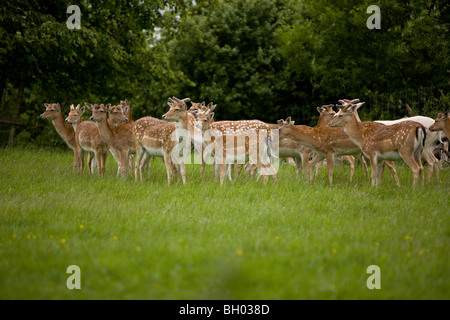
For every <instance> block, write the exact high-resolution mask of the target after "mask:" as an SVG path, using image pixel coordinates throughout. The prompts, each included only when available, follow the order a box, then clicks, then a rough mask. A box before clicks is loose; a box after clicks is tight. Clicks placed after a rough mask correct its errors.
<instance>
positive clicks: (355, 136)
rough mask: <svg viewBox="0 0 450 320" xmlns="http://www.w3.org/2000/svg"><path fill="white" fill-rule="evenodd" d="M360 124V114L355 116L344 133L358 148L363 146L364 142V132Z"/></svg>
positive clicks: (346, 126)
mask: <svg viewBox="0 0 450 320" xmlns="http://www.w3.org/2000/svg"><path fill="white" fill-rule="evenodd" d="M360 123H361V120H360V119H359V117H358V114H353V116H352V118H351V119H350V120H349V121H348V122H347V124H346V125H345V127H344V132H345V133H346V134H347V135H348V136H349V137H350V139H351V140H352V141H353V142H354V143H355V144H357V145H358V146H361V144H362V140H363V132H362V127H361V124H360Z"/></svg>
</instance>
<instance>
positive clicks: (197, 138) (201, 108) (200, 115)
mask: <svg viewBox="0 0 450 320" xmlns="http://www.w3.org/2000/svg"><path fill="white" fill-rule="evenodd" d="M216 107H217V105H216V104H213V103H212V102H210V103H209V104H208V106H206V104H205V102H202V103H193V104H192V107H191V108H190V109H189V110H192V109H193V108H194V112H192V111H190V113H191V114H192V116H193V121H191V126H192V127H193V128H194V130H193V134H192V135H191V138H192V142H193V143H194V147H195V148H196V150H197V151H198V153H199V154H200V157H201V161H202V165H201V168H200V176H203V172H204V171H205V166H206V162H205V158H204V154H203V150H205V148H206V144H205V142H204V141H203V133H204V132H205V131H207V130H209V125H210V124H211V123H213V122H214V112H213V111H214V110H215V108H216Z"/></svg>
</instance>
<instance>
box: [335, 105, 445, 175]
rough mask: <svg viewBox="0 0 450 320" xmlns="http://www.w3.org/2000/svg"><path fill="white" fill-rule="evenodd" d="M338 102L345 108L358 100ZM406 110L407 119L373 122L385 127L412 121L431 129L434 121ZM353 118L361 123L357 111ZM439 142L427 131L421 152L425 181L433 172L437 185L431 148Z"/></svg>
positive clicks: (437, 172) (437, 169)
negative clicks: (425, 173)
mask: <svg viewBox="0 0 450 320" xmlns="http://www.w3.org/2000/svg"><path fill="white" fill-rule="evenodd" d="M339 102H340V103H341V104H342V106H347V105H350V104H352V103H353V104H354V103H358V102H359V99H354V100H348V99H343V100H339ZM406 108H407V110H408V114H409V115H410V117H408V118H402V119H397V120H375V121H374V122H376V123H380V124H383V125H386V126H390V125H393V124H397V123H399V122H403V121H414V122H417V123H420V124H421V125H423V126H424V127H425V128H427V129H429V128H430V127H431V125H432V124H433V123H434V120H433V119H431V118H429V117H424V116H415V115H414V114H413V112H412V110H411V108H410V107H409V105H406ZM355 116H356V118H357V120H358V121H361V119H360V118H359V115H358V112H357V111H356V112H355ZM440 140H441V139H440V135H439V134H438V133H434V132H430V131H427V135H426V139H425V145H424V147H423V150H422V160H423V161H424V162H425V163H427V165H428V175H427V181H430V179H431V176H432V175H433V172H434V174H435V177H436V182H438V183H439V161H438V159H437V158H436V157H435V156H434V154H433V147H434V145H435V144H436V143H437V142H439V141H440ZM386 165H390V163H386ZM392 166H393V164H392ZM391 170H392V169H391Z"/></svg>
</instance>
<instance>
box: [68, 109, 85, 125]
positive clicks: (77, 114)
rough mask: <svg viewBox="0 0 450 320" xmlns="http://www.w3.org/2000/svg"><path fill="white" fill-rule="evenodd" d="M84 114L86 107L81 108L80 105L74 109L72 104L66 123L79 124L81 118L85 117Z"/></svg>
mask: <svg viewBox="0 0 450 320" xmlns="http://www.w3.org/2000/svg"><path fill="white" fill-rule="evenodd" d="M83 113H84V107H80V105H79V104H78V105H77V106H76V107H74V105H73V104H72V105H71V106H70V111H69V115H68V116H67V118H66V119H65V120H64V121H66V122H68V123H78V122H80V121H81V116H82V115H83Z"/></svg>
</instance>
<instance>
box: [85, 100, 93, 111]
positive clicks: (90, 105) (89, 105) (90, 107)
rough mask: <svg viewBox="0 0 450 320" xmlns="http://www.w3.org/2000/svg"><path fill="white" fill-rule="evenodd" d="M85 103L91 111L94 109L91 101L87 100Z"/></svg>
mask: <svg viewBox="0 0 450 320" xmlns="http://www.w3.org/2000/svg"><path fill="white" fill-rule="evenodd" d="M84 105H85V106H86V107H87V108H88V109H89V110H90V111H92V104H90V103H89V102H85V103H84Z"/></svg>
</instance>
